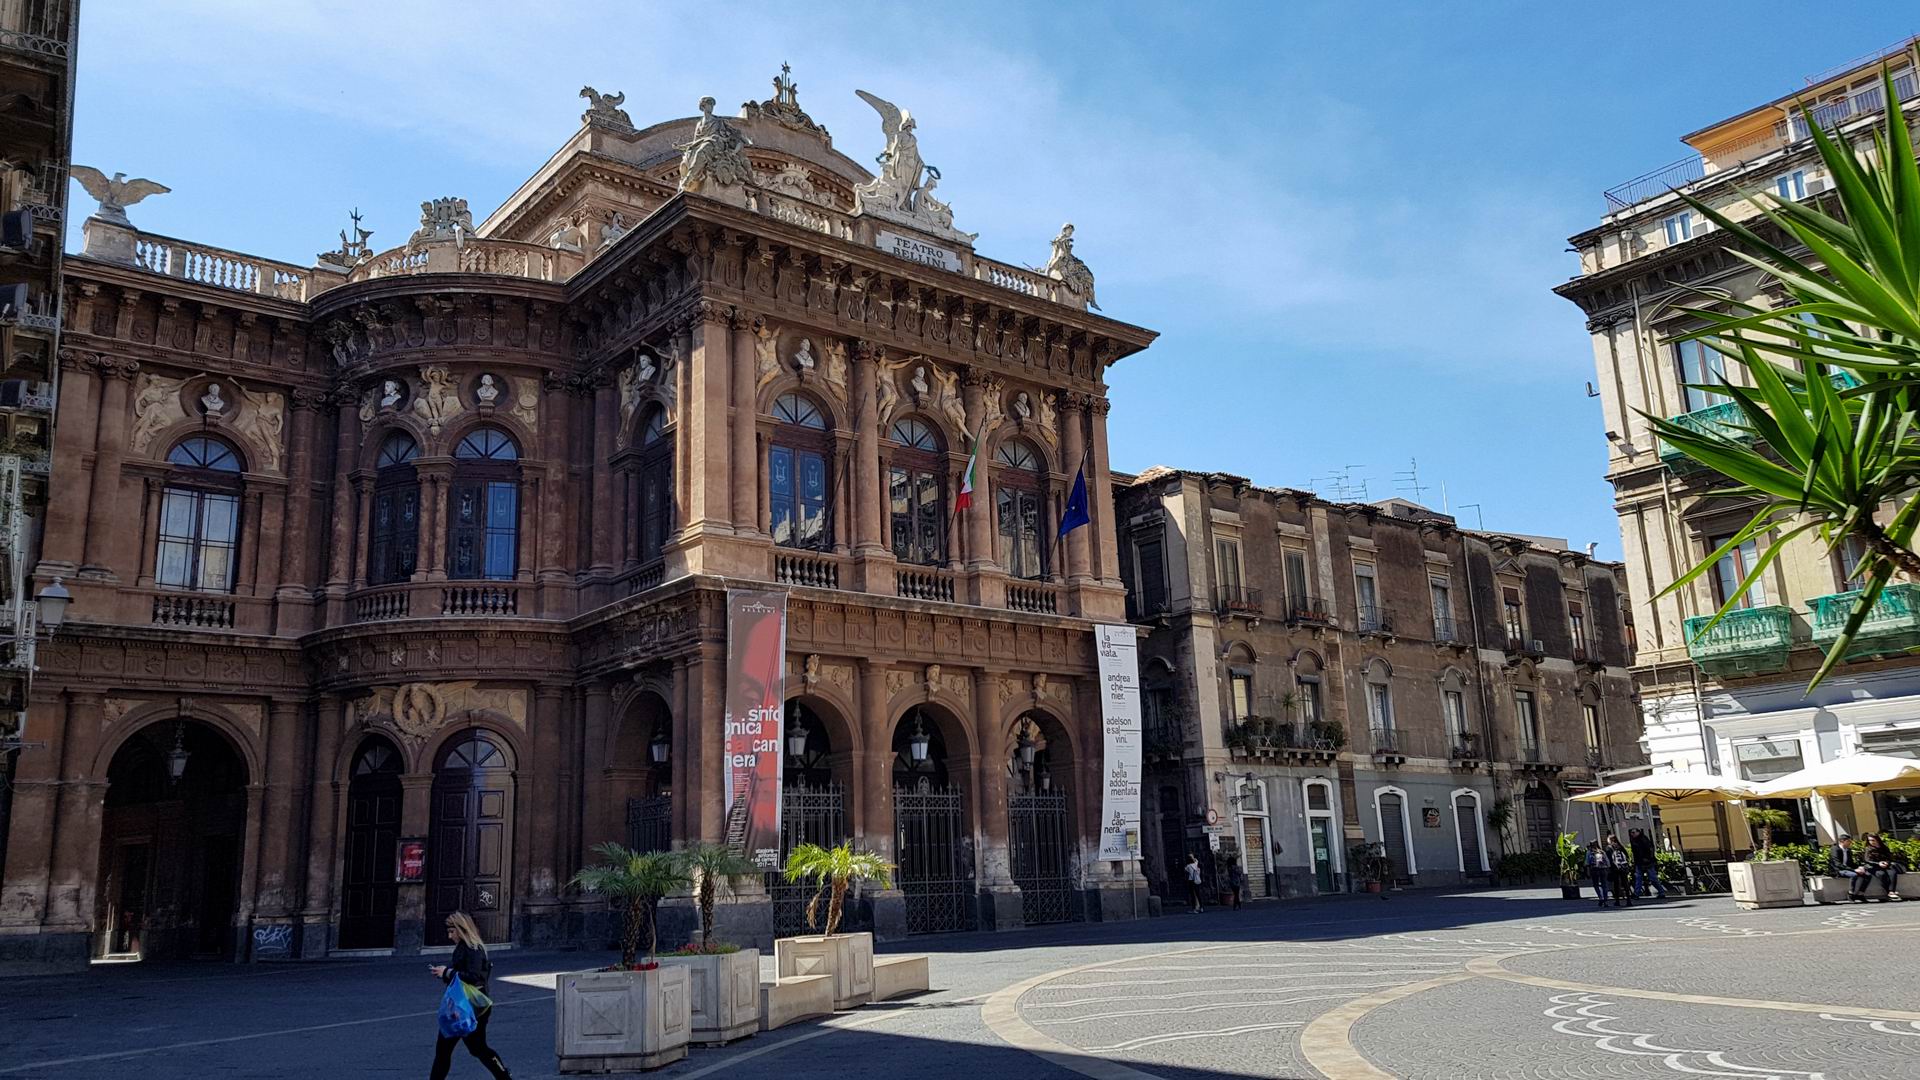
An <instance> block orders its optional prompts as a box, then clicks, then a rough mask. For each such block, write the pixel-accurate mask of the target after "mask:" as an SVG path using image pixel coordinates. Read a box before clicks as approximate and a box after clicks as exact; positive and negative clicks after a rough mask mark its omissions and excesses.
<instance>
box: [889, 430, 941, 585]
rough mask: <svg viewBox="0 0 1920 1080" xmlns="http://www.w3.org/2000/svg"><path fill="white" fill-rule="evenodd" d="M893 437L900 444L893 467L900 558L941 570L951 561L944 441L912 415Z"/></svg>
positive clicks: (894, 449) (893, 513) (896, 546)
mask: <svg viewBox="0 0 1920 1080" xmlns="http://www.w3.org/2000/svg"><path fill="white" fill-rule="evenodd" d="M888 434H889V436H890V437H891V438H892V440H893V442H894V444H895V445H894V446H893V447H892V448H891V460H890V462H889V464H888V468H887V507H888V512H889V514H890V515H891V517H892V522H893V554H894V557H895V558H897V559H899V560H900V561H901V562H909V563H921V564H923V565H929V566H937V565H939V564H941V563H944V562H946V561H947V528H946V522H945V520H944V514H945V505H946V499H945V498H944V496H943V495H942V489H943V486H944V485H943V484H942V483H941V478H942V476H943V474H944V471H945V470H944V468H943V461H942V457H941V453H940V437H939V436H938V435H936V434H934V431H933V428H931V427H929V426H928V425H927V423H926V422H925V421H924V420H919V419H916V418H914V417H911V416H909V417H907V418H906V419H904V420H901V421H898V422H897V423H895V424H894V425H893V430H892V431H891V432H889V433H888Z"/></svg>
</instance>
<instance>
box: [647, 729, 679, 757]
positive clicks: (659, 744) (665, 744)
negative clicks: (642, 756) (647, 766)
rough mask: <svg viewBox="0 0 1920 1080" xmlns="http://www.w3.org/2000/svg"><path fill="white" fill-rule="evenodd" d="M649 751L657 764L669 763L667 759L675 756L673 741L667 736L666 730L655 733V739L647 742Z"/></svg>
mask: <svg viewBox="0 0 1920 1080" xmlns="http://www.w3.org/2000/svg"><path fill="white" fill-rule="evenodd" d="M647 753H648V754H649V755H650V756H651V757H652V758H653V763H654V764H655V765H665V764H666V763H667V759H668V758H670V757H672V756H673V743H672V742H671V741H670V740H669V739H668V738H667V733H666V732H664V731H660V732H655V733H654V736H653V741H652V742H650V743H648V744H647Z"/></svg>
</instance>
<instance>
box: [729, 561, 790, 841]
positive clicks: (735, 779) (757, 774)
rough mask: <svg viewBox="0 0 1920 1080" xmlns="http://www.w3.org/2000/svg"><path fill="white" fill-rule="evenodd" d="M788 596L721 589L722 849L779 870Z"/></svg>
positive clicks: (778, 593)
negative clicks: (724, 828)
mask: <svg viewBox="0 0 1920 1080" xmlns="http://www.w3.org/2000/svg"><path fill="white" fill-rule="evenodd" d="M786 670H787V594H786V593H784V592H755V591H749V590H746V589H729V590H727V728H726V742H725V748H724V749H725V753H726V760H725V762H724V767H723V768H722V770H721V777H722V781H723V783H724V784H725V790H726V793H727V818H726V824H727V835H726V838H725V842H726V844H727V846H728V847H731V848H733V849H734V850H735V851H737V852H740V853H741V854H742V855H744V856H746V857H747V858H748V859H750V860H752V861H753V862H754V863H755V864H757V865H759V866H760V867H761V868H763V869H767V870H773V869H777V868H778V867H779V865H780V774H781V771H782V768H783V766H782V762H781V755H782V753H783V752H784V746H785V744H784V742H783V741H782V739H783V735H782V732H783V731H784V730H785V727H786V724H785V722H784V721H785V713H786V704H787V690H786Z"/></svg>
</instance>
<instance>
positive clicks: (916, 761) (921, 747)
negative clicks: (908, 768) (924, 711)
mask: <svg viewBox="0 0 1920 1080" xmlns="http://www.w3.org/2000/svg"><path fill="white" fill-rule="evenodd" d="M932 741H933V740H931V739H929V738H928V737H927V727H926V724H925V722H924V719H923V718H922V717H921V715H920V714H919V713H915V714H914V716H913V735H912V736H911V737H910V738H908V739H907V754H908V755H909V756H910V757H911V758H912V760H913V767H914V768H916V769H920V768H925V767H926V764H927V745H928V744H929V743H931V742H932Z"/></svg>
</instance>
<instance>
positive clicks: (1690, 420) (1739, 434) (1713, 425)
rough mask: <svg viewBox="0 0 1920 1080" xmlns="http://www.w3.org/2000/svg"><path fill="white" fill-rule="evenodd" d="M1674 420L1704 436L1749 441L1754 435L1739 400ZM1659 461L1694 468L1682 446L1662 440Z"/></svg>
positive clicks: (1672, 466) (1685, 414) (1668, 464)
mask: <svg viewBox="0 0 1920 1080" xmlns="http://www.w3.org/2000/svg"><path fill="white" fill-rule="evenodd" d="M1670 419H1671V421H1672V422H1673V423H1674V424H1677V425H1679V426H1680V427H1683V428H1686V429H1687V430H1689V431H1695V432H1699V433H1700V434H1702V435H1708V434H1718V435H1724V436H1726V437H1727V438H1729V439H1740V440H1743V441H1744V440H1746V439H1751V438H1752V437H1753V436H1752V434H1751V433H1749V432H1748V431H1747V426H1746V425H1747V411H1746V410H1745V409H1743V408H1741V407H1740V403H1739V402H1737V401H1723V402H1721V403H1720V404H1718V405H1709V406H1707V407H1706V408H1704V409H1695V410H1693V411H1692V412H1689V413H1681V414H1680V415H1679V416H1675V417H1671V418H1670ZM1660 461H1661V463H1662V464H1665V465H1666V466H1668V467H1669V468H1677V467H1692V465H1693V462H1692V461H1691V460H1690V459H1689V458H1688V457H1687V456H1686V455H1685V454H1682V453H1681V452H1680V451H1679V449H1677V448H1676V447H1672V446H1669V445H1667V440H1665V439H1661V440H1660Z"/></svg>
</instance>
